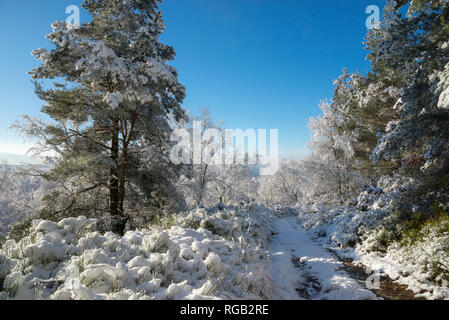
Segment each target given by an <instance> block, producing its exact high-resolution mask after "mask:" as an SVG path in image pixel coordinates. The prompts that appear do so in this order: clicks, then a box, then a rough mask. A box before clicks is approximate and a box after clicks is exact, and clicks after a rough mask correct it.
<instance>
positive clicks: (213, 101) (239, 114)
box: [0, 0, 385, 155]
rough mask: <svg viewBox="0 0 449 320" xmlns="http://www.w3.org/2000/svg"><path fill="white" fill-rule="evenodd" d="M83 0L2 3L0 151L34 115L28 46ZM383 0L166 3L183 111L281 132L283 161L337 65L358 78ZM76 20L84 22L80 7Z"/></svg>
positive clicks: (18, 146)
mask: <svg viewBox="0 0 449 320" xmlns="http://www.w3.org/2000/svg"><path fill="white" fill-rule="evenodd" d="M81 2H82V1H81V0H68V1H66V0H40V1H33V0H25V1H3V0H2V1H1V2H0V26H1V28H0V39H1V40H2V47H1V50H0V67H1V69H0V70H1V73H0V99H1V100H0V110H1V111H0V112H1V113H0V115H1V116H0V153H2V152H6V153H24V152H25V150H26V145H23V139H22V138H20V137H18V136H17V135H16V134H15V133H14V132H11V131H8V130H7V128H8V127H9V126H10V125H11V123H12V122H14V121H15V120H18V119H19V118H20V115H22V114H29V115H33V116H42V115H41V114H40V108H41V105H42V102H41V101H40V100H39V99H37V98H36V97H35V95H34V92H33V85H32V84H31V82H30V76H29V75H27V74H26V72H27V71H29V70H31V69H32V68H34V67H35V66H37V65H38V61H36V60H35V59H34V58H33V57H32V56H31V54H30V52H31V50H32V49H36V48H40V47H44V48H45V47H47V48H48V47H49V42H48V41H47V39H45V38H44V36H45V35H46V34H48V33H49V32H50V30H51V29H50V24H51V23H52V22H54V21H56V20H65V19H66V18H67V16H68V15H67V14H66V13H65V9H66V7H67V6H68V5H79V4H81ZM384 4H385V1H384V0H369V1H368V0H315V1H313V0H166V1H165V2H164V3H163V4H162V5H161V9H162V11H163V16H164V20H165V23H166V25H167V29H166V32H165V33H164V34H163V36H162V40H163V42H164V43H167V44H169V45H172V46H173V47H174V48H175V51H176V53H177V57H176V60H175V61H174V62H173V65H174V66H175V67H176V68H177V69H178V71H179V79H180V82H181V83H182V84H183V85H185V86H186V88H187V98H186V100H185V102H184V106H185V107H186V108H187V109H189V110H192V111H193V112H194V113H196V112H197V111H198V110H199V109H200V108H204V107H207V108H209V109H210V110H211V112H212V113H213V114H214V115H215V116H216V117H217V118H219V119H221V120H222V121H223V125H224V127H226V128H233V129H235V128H241V129H247V128H263V129H271V128H273V129H279V147H280V149H281V154H283V155H290V154H292V155H304V154H305V152H307V151H306V150H307V141H308V140H309V137H310V133H309V131H308V129H307V122H308V119H309V118H310V117H311V116H316V115H317V114H318V113H319V109H318V106H317V105H318V104H319V102H320V101H321V100H323V99H326V98H331V97H332V90H333V85H332V81H333V79H335V78H337V77H338V76H339V75H340V73H341V71H342V69H343V68H344V67H346V68H348V70H350V71H357V70H360V71H361V72H363V73H365V72H366V71H367V69H368V62H367V61H366V60H365V56H366V54H367V53H366V51H364V48H363V38H364V36H365V34H366V32H367V30H366V27H365V21H366V18H367V17H368V14H366V13H365V10H366V8H367V6H369V5H378V6H379V7H380V8H382V7H383V5H384ZM81 19H82V21H83V20H88V19H89V17H88V15H87V13H86V12H85V11H82V12H81Z"/></svg>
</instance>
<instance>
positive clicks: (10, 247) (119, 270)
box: [0, 210, 272, 299]
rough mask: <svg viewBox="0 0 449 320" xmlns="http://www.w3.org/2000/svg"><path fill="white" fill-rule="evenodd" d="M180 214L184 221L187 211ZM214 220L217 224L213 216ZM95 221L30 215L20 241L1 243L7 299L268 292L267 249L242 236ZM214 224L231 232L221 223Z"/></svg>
mask: <svg viewBox="0 0 449 320" xmlns="http://www.w3.org/2000/svg"><path fill="white" fill-rule="evenodd" d="M248 212H251V210H249V211H248ZM219 214H220V213H219V212H216V213H214V214H212V216H213V215H219ZM221 214H222V215H223V216H226V215H229V219H230V220H231V221H233V222H234V223H236V222H237V220H238V219H237V220H232V218H231V217H232V215H235V216H239V217H240V218H239V219H241V220H243V216H244V215H245V213H238V214H236V213H235V212H234V213H233V211H232V210H229V211H225V212H222V213H221ZM194 215H198V212H194ZM249 215H251V214H249ZM266 215H267V216H268V213H266ZM252 216H253V218H254V217H255V216H256V215H255V213H253V214H252ZM178 219H179V221H181V220H182V219H184V221H186V224H187V223H188V222H187V221H188V220H189V219H191V216H190V217H189V215H186V216H185V217H184V218H181V217H178ZM263 219H268V218H267V217H264V216H263V214H262V218H260V219H256V218H254V220H255V221H254V222H253V223H252V226H253V227H254V228H255V230H258V231H259V232H261V233H262V232H265V233H269V231H268V229H264V227H263V226H262V224H261V221H262V220H263ZM212 221H213V222H211V224H214V225H215V226H216V228H217V229H219V228H218V222H217V221H215V220H212ZM181 222H182V221H181ZM247 223H248V224H250V222H248V220H244V222H241V223H240V224H239V227H240V228H241V230H246V231H248V230H249V229H248V228H249V225H246V224H247ZM96 225H97V221H96V220H95V219H87V218H84V217H79V218H67V219H63V220H61V221H60V222H59V223H54V222H50V221H45V220H35V221H33V223H32V226H31V228H30V231H29V235H28V236H26V237H24V238H23V239H22V240H20V241H19V242H16V241H14V240H8V241H7V242H6V243H5V244H4V246H3V248H2V249H1V250H0V279H2V288H1V290H0V291H3V292H2V295H3V296H4V297H6V296H7V297H8V298H10V299H215V298H219V299H239V298H241V299H262V298H265V299H266V298H270V297H272V288H271V278H270V276H269V273H268V268H267V266H266V263H267V259H266V252H265V251H264V250H263V248H262V246H258V245H256V244H255V243H253V242H247V241H245V238H244V237H240V238H239V239H236V240H235V241H233V240H230V239H226V238H224V237H222V236H219V235H218V234H213V233H212V232H211V231H209V230H206V229H205V228H203V227H201V226H199V225H198V224H197V225H195V226H196V227H198V228H196V229H191V228H185V227H181V226H172V227H171V228H170V229H167V230H161V229H160V228H150V229H144V230H136V231H128V232H127V233H126V234H125V235H124V236H123V237H119V236H117V235H115V234H113V233H111V232H106V233H105V234H100V233H99V232H98V231H96ZM219 230H220V232H223V234H224V235H230V234H229V230H227V229H226V228H225V227H223V228H222V229H219ZM242 234H243V232H240V235H242ZM270 234H271V233H270ZM267 238H268V235H261V236H260V237H259V239H267Z"/></svg>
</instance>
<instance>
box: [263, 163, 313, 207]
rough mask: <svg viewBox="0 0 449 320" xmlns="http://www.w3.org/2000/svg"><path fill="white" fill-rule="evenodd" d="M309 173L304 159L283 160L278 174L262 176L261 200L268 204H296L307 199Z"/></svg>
mask: <svg viewBox="0 0 449 320" xmlns="http://www.w3.org/2000/svg"><path fill="white" fill-rule="evenodd" d="M307 173H308V172H307V171H306V170H305V166H304V162H303V161H295V160H292V159H290V160H284V161H282V162H281V163H280V166H279V169H278V171H277V172H276V174H274V175H270V176H263V177H260V187H259V190H258V197H259V201H260V202H261V203H263V204H265V205H267V206H270V205H273V204H283V205H288V206H295V205H297V204H299V203H302V202H304V201H306V199H305V194H304V193H305V190H306V189H307V188H309V185H308V182H309V181H308V179H307ZM309 190H310V189H309Z"/></svg>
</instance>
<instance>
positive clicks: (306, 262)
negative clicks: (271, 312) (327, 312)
mask: <svg viewBox="0 0 449 320" xmlns="http://www.w3.org/2000/svg"><path fill="white" fill-rule="evenodd" d="M275 229H276V232H277V235H276V236H275V237H274V239H273V242H272V244H271V246H270V256H271V259H272V261H273V264H272V267H271V270H270V272H271V276H272V278H273V280H274V283H275V290H276V298H277V299H282V300H297V299H314V300H317V299H318V300H353V299H377V296H376V295H375V294H374V293H373V292H371V291H369V290H367V289H365V288H364V287H363V286H362V285H361V284H359V283H358V282H357V281H356V280H355V279H352V278H351V277H350V276H349V275H348V274H347V273H346V272H344V271H343V270H341V268H342V267H343V264H342V263H341V262H340V261H339V260H338V259H337V258H336V257H334V256H333V255H332V254H331V253H330V252H328V251H327V250H326V249H325V248H323V247H322V246H320V245H319V244H317V243H316V242H314V240H313V239H312V238H311V237H310V235H309V234H308V233H307V231H306V230H304V229H303V228H302V226H301V225H300V224H299V222H298V220H297V219H296V218H295V217H288V218H281V219H279V220H277V221H276V222H275Z"/></svg>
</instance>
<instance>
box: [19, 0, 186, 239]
mask: <svg viewBox="0 0 449 320" xmlns="http://www.w3.org/2000/svg"><path fill="white" fill-rule="evenodd" d="M158 2H159V1H157V0H127V1H122V0H85V1H84V2H83V4H82V6H83V8H85V9H86V10H87V11H88V12H89V13H90V15H91V17H92V19H91V21H90V22H88V23H83V24H82V25H81V26H79V27H75V28H74V27H72V26H69V25H67V24H66V23H65V22H55V23H54V24H52V28H53V32H52V33H50V34H49V35H48V36H47V38H48V39H50V40H51V42H52V44H53V45H54V48H53V49H51V50H47V49H38V50H35V51H33V54H34V55H35V56H36V57H37V58H38V59H40V60H42V64H41V65H40V66H39V67H38V68H36V69H34V70H32V71H31V74H32V77H33V79H35V81H36V82H35V83H36V93H37V95H38V96H39V98H41V99H42V100H43V101H45V105H44V107H43V108H42V112H43V113H45V114H47V115H48V116H49V117H50V118H51V120H52V121H51V122H49V123H44V122H43V121H41V120H36V119H34V120H33V119H30V118H27V119H28V120H29V121H28V123H24V124H21V129H22V131H23V132H25V133H26V134H29V135H31V136H33V137H37V138H38V142H39V145H40V151H41V152H45V151H47V152H48V151H51V152H52V154H53V155H56V158H57V163H56V166H55V167H54V168H53V169H52V170H51V171H50V172H48V173H47V174H46V175H45V176H46V178H48V179H50V180H53V181H59V182H61V183H62V184H63V187H62V188H60V189H58V190H57V191H56V192H54V193H53V194H52V195H49V197H48V198H47V200H49V201H47V202H48V205H49V206H48V208H47V209H48V210H47V211H46V218H50V217H52V218H57V217H61V216H72V215H79V214H83V215H91V214H99V213H109V214H110V215H111V218H112V230H113V231H114V232H116V233H118V234H121V233H123V231H124V228H125V224H126V222H127V220H128V218H129V217H128V213H127V212H126V201H127V199H128V196H130V193H135V194H138V195H139V197H141V198H144V199H147V202H148V201H151V199H150V198H151V197H153V198H157V195H155V192H158V191H160V189H161V186H160V184H163V183H167V180H168V178H169V177H170V176H172V175H174V173H175V171H176V168H175V167H174V166H173V165H171V163H170V161H166V160H167V159H168V154H169V144H168V142H169V137H170V133H171V128H170V126H169V122H168V117H169V115H172V116H174V117H175V118H176V119H178V120H179V119H181V118H183V117H185V114H184V111H183V109H181V107H180V104H181V102H182V101H183V99H184V97H185V88H184V87H183V86H182V85H181V84H180V83H179V82H178V80H177V71H176V70H175V69H174V68H173V67H171V66H169V65H168V64H167V62H168V61H170V60H172V59H174V56H175V52H174V50H173V48H172V47H170V46H167V45H164V44H162V43H161V42H160V41H159V35H160V34H161V33H162V32H163V30H164V23H163V21H162V18H161V12H160V10H159V9H158ZM48 79H52V80H54V81H55V82H54V83H53V85H50V86H48V88H45V85H48V83H49V82H48V81H39V80H48ZM161 158H163V159H165V160H161ZM145 160H149V161H150V162H153V163H147V162H145ZM154 162H157V163H156V164H155V163H154ZM152 168H153V169H154V168H157V171H158V172H156V173H155V172H154V171H152V172H151V170H152ZM152 190H153V191H154V192H152Z"/></svg>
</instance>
